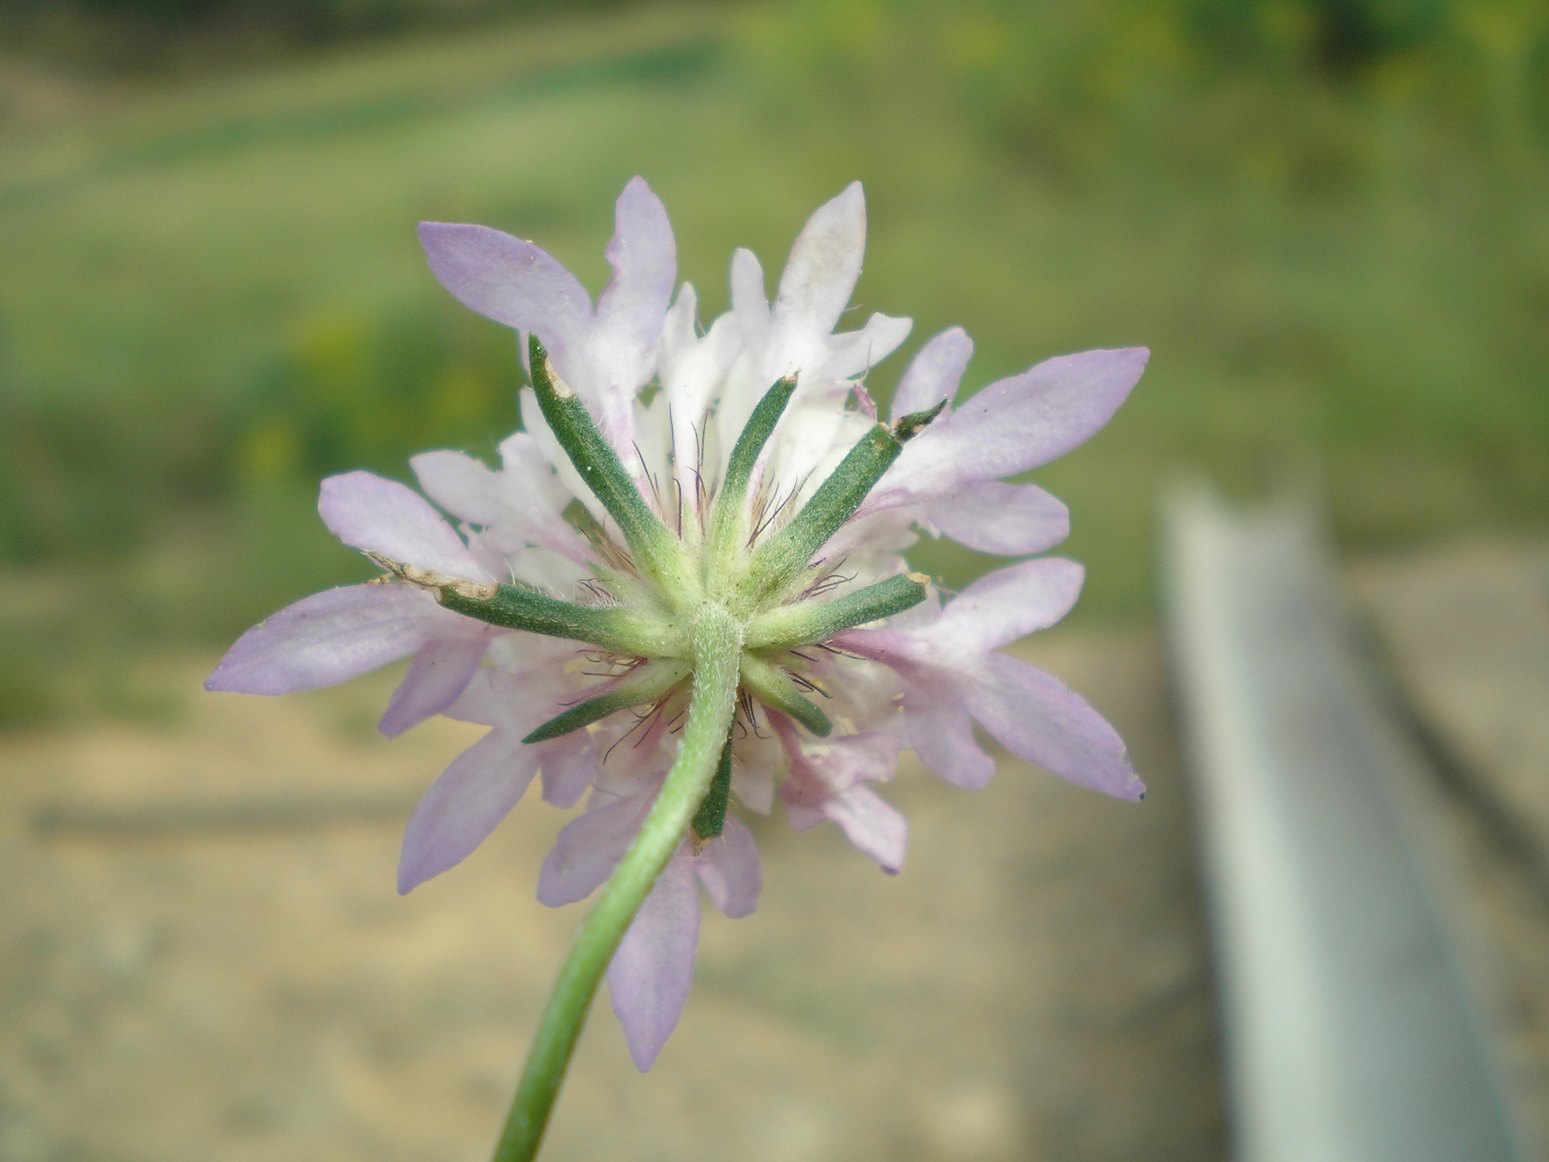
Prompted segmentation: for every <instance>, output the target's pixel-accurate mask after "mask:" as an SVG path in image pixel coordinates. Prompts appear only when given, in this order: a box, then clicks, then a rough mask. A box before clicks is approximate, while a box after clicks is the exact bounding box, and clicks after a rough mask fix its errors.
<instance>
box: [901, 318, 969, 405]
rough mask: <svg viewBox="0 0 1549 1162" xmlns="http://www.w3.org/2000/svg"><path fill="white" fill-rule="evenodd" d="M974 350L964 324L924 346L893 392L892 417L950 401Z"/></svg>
mask: <svg viewBox="0 0 1549 1162" xmlns="http://www.w3.org/2000/svg"><path fill="white" fill-rule="evenodd" d="M973 349H974V345H973V341H972V340H970V339H969V338H968V333H967V332H966V331H964V330H963V329H962V328H961V327H953V328H951V329H950V330H947V331H943V332H941V334H939V335H937V336H935V337H934V338H932V339H931V341H930V342H929V343H927V344H925V346H923V347H921V348H920V350H919V353H918V354H916V355H915V357H914V358H913V359H912V360H910V362H909V367H908V370H906V371H905V372H904V375H903V378H902V379H900V380H899V381H898V390H897V391H895V392H894V393H893V418H894V419H895V420H896V419H898V418H899V417H900V416H906V415H910V414H912V413H914V412H923V411H926V410H927V409H929V408H933V407H935V406H936V405H937V404H938V403H940V402H941V401H942V400H947V401H948V402H950V401H951V400H952V398H953V397H954V396H955V395H957V385H958V384H959V383H961V382H962V379H963V372H964V371H966V370H967V368H968V360H969V358H970V357H971V356H972V355H973Z"/></svg>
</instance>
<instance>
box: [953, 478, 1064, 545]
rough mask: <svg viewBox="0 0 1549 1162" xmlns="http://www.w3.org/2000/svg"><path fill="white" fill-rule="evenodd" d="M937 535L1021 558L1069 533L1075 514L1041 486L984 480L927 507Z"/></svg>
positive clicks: (959, 542)
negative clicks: (1071, 517) (1071, 520)
mask: <svg viewBox="0 0 1549 1162" xmlns="http://www.w3.org/2000/svg"><path fill="white" fill-rule="evenodd" d="M923 512H924V514H925V516H926V518H927V519H928V520H929V521H930V523H931V524H933V525H935V527H936V531H937V532H939V533H940V534H941V535H942V536H944V537H949V538H951V539H952V540H954V541H956V542H957V543H958V544H960V545H967V546H968V547H969V548H970V549H977V550H978V551H979V552H981V553H994V554H996V555H997V556H1002V557H1020V556H1023V555H1024V554H1027V553H1042V552H1044V551H1045V550H1046V549H1052V548H1053V547H1054V546H1055V545H1057V544H1059V543H1060V542H1061V541H1063V540H1064V539H1065V538H1066V537H1067V536H1069V535H1070V510H1069V509H1067V508H1066V507H1065V505H1064V504H1063V503H1061V502H1060V501H1059V500H1058V499H1057V498H1055V497H1053V496H1051V495H1050V494H1049V493H1047V492H1045V491H1044V490H1043V489H1041V488H1039V487H1038V486H1037V485H1036V484H1005V483H1002V482H1001V481H999V480H981V481H977V482H975V483H970V484H965V485H963V486H962V488H960V489H957V490H955V491H953V492H949V493H947V494H946V495H945V496H943V497H941V498H940V499H938V500H933V501H930V502H929V503H927V504H925V505H924V506H923Z"/></svg>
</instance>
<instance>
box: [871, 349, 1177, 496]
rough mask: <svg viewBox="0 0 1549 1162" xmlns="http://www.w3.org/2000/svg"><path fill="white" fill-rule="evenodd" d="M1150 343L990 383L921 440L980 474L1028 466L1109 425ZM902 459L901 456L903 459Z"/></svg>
mask: <svg viewBox="0 0 1549 1162" xmlns="http://www.w3.org/2000/svg"><path fill="white" fill-rule="evenodd" d="M1148 356H1149V352H1147V351H1146V349H1145V348H1144V347H1127V348H1121V349H1117V350H1111V351H1086V352H1083V353H1081V354H1079V355H1061V356H1058V357H1057V358H1054V359H1046V360H1044V361H1043V362H1042V363H1040V364H1038V365H1037V366H1035V367H1033V368H1031V369H1030V370H1028V371H1025V372H1023V373H1022V374H1021V375H1017V376H1013V377H1012V378H1010V379H1002V380H1000V381H999V382H997V383H992V384H990V386H989V387H986V388H985V389H984V390H983V391H981V392H979V393H978V394H976V395H974V396H972V397H970V398H969V399H968V400H966V401H965V402H963V403H962V404H960V405H959V407H958V409H957V410H956V411H955V412H953V413H952V415H950V416H948V417H946V418H945V419H943V420H941V421H940V422H939V423H938V424H932V425H931V427H930V428H928V429H927V430H926V432H925V433H922V434H921V437H920V439H919V440H917V441H915V442H916V443H922V444H924V443H925V439H924V437H925V435H927V434H928V435H931V436H932V439H931V440H930V441H929V442H928V444H925V446H927V447H929V448H930V450H931V452H932V453H933V454H934V456H935V457H937V458H940V459H942V460H946V461H949V462H954V463H956V464H958V465H962V466H964V467H965V469H966V470H967V471H971V472H972V473H973V475H974V476H976V477H977V478H978V479H980V480H996V479H1000V478H1002V477H1005V476H1012V475H1014V474H1016V473H1018V472H1025V471H1027V470H1028V469H1029V468H1036V467H1038V465H1040V464H1046V463H1048V462H1049V461H1050V460H1053V459H1055V458H1056V457H1058V456H1062V455H1064V454H1065V453H1066V452H1068V451H1070V449H1072V448H1074V447H1076V446H1077V445H1078V444H1081V443H1084V442H1085V441H1086V440H1088V439H1089V438H1090V437H1091V436H1092V435H1093V434H1094V433H1095V432H1097V430H1098V429H1099V428H1101V427H1102V426H1103V425H1104V424H1106V423H1107V422H1108V421H1109V420H1110V419H1111V418H1112V417H1113V413H1114V412H1115V411H1117V410H1118V407H1119V405H1120V404H1121V403H1123V402H1124V400H1125V398H1126V397H1127V396H1128V395H1129V393H1130V389H1131V388H1133V387H1134V386H1135V384H1136V382H1137V381H1138V380H1139V379H1140V373H1141V372H1142V371H1144V370H1145V366H1146V359H1147V358H1148ZM900 459H902V458H901V457H900Z"/></svg>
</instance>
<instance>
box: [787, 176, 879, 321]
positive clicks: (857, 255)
mask: <svg viewBox="0 0 1549 1162" xmlns="http://www.w3.org/2000/svg"><path fill="white" fill-rule="evenodd" d="M865 249H866V198H865V195H864V194H862V192H861V184H860V183H859V182H851V183H850V184H849V185H848V186H846V187H845V189H844V191H843V192H842V193H841V194H839V196H838V197H836V198H834V199H832V200H831V201H829V202H827V203H825V204H824V205H822V206H820V207H819V208H818V211H817V213H815V214H813V215H812V217H811V218H810V219H808V221H807V224H806V226H804V227H803V228H802V231H801V234H800V235H799V236H798V237H797V239H796V243H795V245H794V246H792V247H791V256H790V258H789V259H788V260H787V261H786V264H785V273H784V274H782V275H781V276H780V291H779V294H778V295H777V296H776V298H775V306H774V317H775V320H776V325H777V326H778V327H779V328H780V330H781V333H782V334H783V335H785V336H786V337H787V338H790V337H792V336H794V335H795V334H797V333H803V334H805V333H811V332H819V333H825V334H826V333H827V332H830V331H832V330H833V329H834V325H835V324H836V323H838V322H839V317H840V315H842V314H843V313H844V309H845V307H846V306H847V305H848V304H849V302H850V294H851V292H852V291H854V290H855V283H856V280H857V279H859V278H860V273H861V257H862V255H863V254H864V252H865Z"/></svg>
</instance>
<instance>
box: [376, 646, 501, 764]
mask: <svg viewBox="0 0 1549 1162" xmlns="http://www.w3.org/2000/svg"><path fill="white" fill-rule="evenodd" d="M457 628H458V629H459V630H463V632H459V633H456V634H448V635H447V636H446V637H444V638H438V639H437V640H435V641H433V642H430V643H429V644H428V645H426V646H425V648H424V649H422V650H420V652H419V653H418V654H416V655H415V656H414V661H413V662H411V663H409V672H408V673H407V674H405V675H404V676H403V681H402V682H400V683H399V684H398V688H397V689H396V690H394V691H393V696H392V698H390V699H389V700H388V703H387V710H386V712H384V713H383V715H382V721H381V722H379V723H377V729H378V730H380V731H381V732H382V733H383V734H384V735H386V736H387V737H388V738H397V737H398V736H399V735H400V734H402V733H403V732H404V731H406V730H408V729H409V728H410V727H411V726H417V725H419V724H420V723H421V722H424V721H425V720H426V719H427V718H430V717H432V716H434V715H437V714H440V713H441V712H442V711H443V710H445V709H446V708H447V707H449V706H450V705H451V704H452V703H453V702H455V701H457V696H458V695H459V694H461V693H462V692H463V690H464V689H465V688H466V687H467V685H468V683H469V681H470V680H472V678H473V675H474V674H476V673H477V672H478V669H479V665H480V663H481V662H483V660H484V651H485V649H486V648H487V647H488V646H489V639H490V638H492V637H494V635H495V634H496V633H497V632H498V631H497V630H496V629H495V628H494V627H493V626H486V625H480V624H479V623H478V622H475V621H471V620H469V621H466V628H464V627H462V626H459V627H457Z"/></svg>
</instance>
